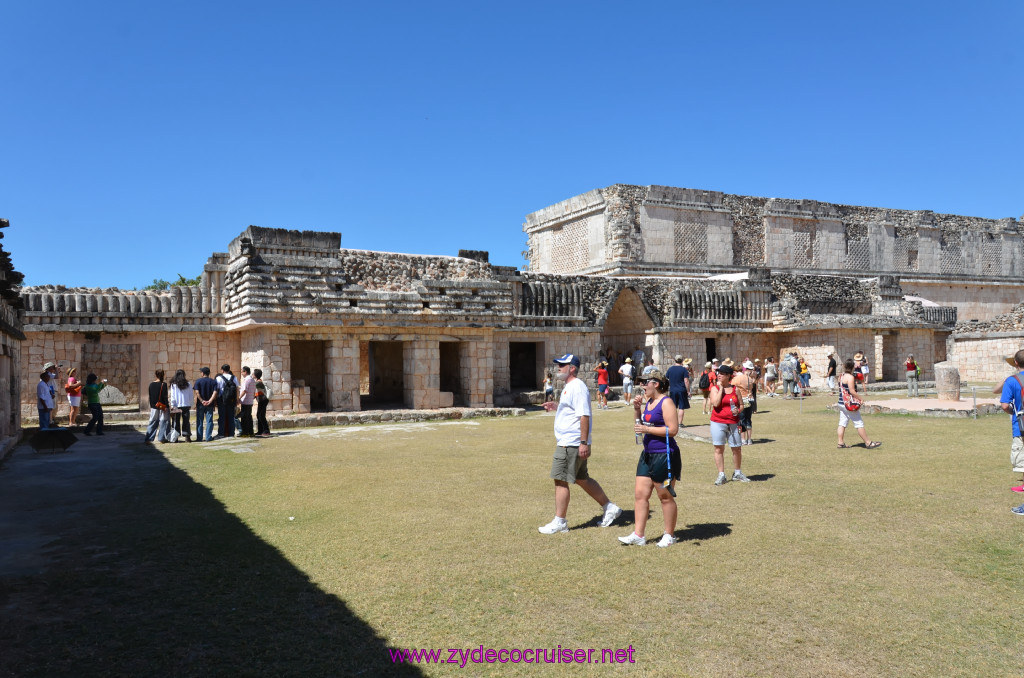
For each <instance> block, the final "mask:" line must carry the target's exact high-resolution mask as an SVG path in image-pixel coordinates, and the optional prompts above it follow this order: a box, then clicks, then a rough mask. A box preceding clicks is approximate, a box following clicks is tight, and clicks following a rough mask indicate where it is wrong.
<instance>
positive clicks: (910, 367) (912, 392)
mask: <svg viewBox="0 0 1024 678" xmlns="http://www.w3.org/2000/svg"><path fill="white" fill-rule="evenodd" d="M906 368H907V397H908V398H916V397H918V395H920V391H919V390H918V381H917V375H919V374H920V373H921V368H920V367H918V366H917V361H916V360H914V354H913V353H911V354H910V355H908V356H907V364H906Z"/></svg>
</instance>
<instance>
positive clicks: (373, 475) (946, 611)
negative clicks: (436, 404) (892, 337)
mask: <svg viewBox="0 0 1024 678" xmlns="http://www.w3.org/2000/svg"><path fill="white" fill-rule="evenodd" d="M884 397H890V396H884ZM829 402H832V398H830V397H829V396H827V395H817V396H814V397H812V398H810V399H809V400H808V401H807V402H805V403H804V404H803V414H802V415H801V414H799V408H800V405H799V403H798V402H796V401H784V400H782V399H781V398H776V399H773V400H768V399H762V401H761V409H762V413H759V414H757V415H756V416H755V419H754V422H755V431H754V437H755V439H757V440H764V441H766V442H762V443H758V444H755V445H753V446H749V447H745V448H743V451H744V463H743V470H744V472H745V473H746V474H747V475H748V476H752V477H755V478H759V480H758V481H757V482H751V483H743V484H741V483H735V482H730V483H727V484H726V485H724V486H722V487H714V486H713V485H712V482H713V481H714V479H715V475H716V472H715V469H714V465H713V462H712V450H711V446H710V445H706V444H697V443H690V442H684V443H683V444H682V449H683V455H682V456H683V468H682V469H681V478H682V479H681V480H680V482H679V483H678V485H677V492H678V504H679V527H678V530H677V536H679V537H680V543H678V544H677V545H675V546H673V547H671V548H668V549H660V548H657V547H656V546H654V543H653V542H654V540H656V539H657V538H658V537H659V536H660V534H661V527H662V520H661V511H660V507H659V506H658V504H657V502H656V501H653V502H652V509H653V515H652V518H651V520H650V521H649V523H648V530H647V536H648V538H649V539H651V542H650V543H649V545H648V546H646V547H625V546H620V545H619V543H618V541H617V540H616V537H617V536H621V535H625V534H628V533H629V531H630V530H631V527H632V515H633V514H632V509H633V499H632V494H633V482H634V480H633V479H634V470H635V467H636V457H637V453H638V451H639V447H638V446H636V445H635V444H634V439H633V433H632V426H631V422H632V419H631V414H632V413H631V411H627V410H626V409H613V410H610V411H597V412H595V445H594V453H593V458H592V461H591V464H590V472H591V475H592V477H594V478H595V479H597V480H598V481H599V482H600V483H601V484H602V485H603V487H604V489H605V490H606V491H607V493H608V494H609V496H610V497H611V499H612V500H613V501H615V502H616V503H617V504H619V505H620V506H621V507H622V508H623V509H625V510H626V511H627V513H626V515H625V516H624V517H623V518H622V519H620V521H619V523H618V524H616V525H615V526H613V527H610V528H600V527H597V526H596V520H597V517H598V514H599V507H598V506H597V505H596V504H595V503H594V502H593V500H591V499H590V498H589V497H587V496H586V495H585V494H584V493H583V492H582V491H580V490H579V489H578V488H574V489H573V491H572V500H571V503H570V506H569V525H570V527H571V528H573V529H571V530H570V531H569V532H568V533H565V534H557V535H542V534H539V533H538V532H537V527H538V526H539V525H542V524H544V523H546V522H548V521H549V520H550V519H551V517H552V515H553V509H554V505H553V490H552V483H551V481H550V480H549V479H548V470H549V468H550V458H551V452H552V451H553V445H554V439H553V435H552V431H551V427H552V422H553V417H552V415H550V414H544V413H532V414H529V415H528V416H526V417H520V418H514V419H477V420H471V421H466V422H450V423H421V424H406V425H376V426H362V427H339V428H325V429H308V430H303V431H296V432H291V433H290V434H288V435H281V436H279V437H277V438H274V439H272V440H267V441H261V442H258V443H253V442H249V443H244V444H242V443H237V444H236V443H234V442H233V441H229V442H228V443H226V444H224V445H219V446H218V444H214V445H211V446H206V447H203V446H200V445H195V444H192V445H186V444H178V445H173V446H171V445H166V446H162V447H160V448H158V452H160V453H163V454H164V455H165V456H166V458H167V460H168V461H169V462H170V465H168V467H167V469H166V470H165V471H164V472H163V474H162V475H161V476H160V477H158V478H156V479H154V480H152V481H150V482H148V483H147V484H145V485H140V487H139V488H138V489H137V490H136V491H134V492H133V493H127V492H122V493H120V494H118V496H116V497H110V498H109V502H108V503H107V505H106V506H104V509H103V510H104V511H105V512H106V514H107V515H113V516H119V517H120V518H121V520H115V521H98V523H97V525H94V526H91V527H85V528H82V529H80V530H79V531H78V532H77V533H76V534H77V536H76V534H70V535H69V536H67V537H66V538H65V545H66V546H67V548H72V547H74V548H75V549H77V551H76V552H77V553H79V556H80V555H81V553H82V552H83V549H85V548H86V547H87V545H88V544H96V543H101V544H103V548H104V549H105V550H104V551H103V553H108V554H110V553H112V554H116V555H115V556H111V557H107V558H104V557H102V555H101V556H100V557H94V558H92V560H89V559H86V558H83V557H75V558H74V559H70V560H69V561H68V567H66V568H65V569H63V570H61V569H60V568H55V571H54V572H52V573H50V574H48V575H47V576H45V577H37V578H24V579H21V580H18V581H15V582H13V583H12V582H8V583H7V586H8V592H7V593H8V595H7V598H6V599H0V602H2V600H7V601H8V606H9V605H10V601H11V600H14V601H18V600H20V601H22V603H21V609H22V611H23V610H24V609H25V607H26V604H27V603H26V601H35V603H33V606H32V609H33V611H34V612H33V616H32V621H31V624H28V625H25V624H23V625H22V626H21V629H22V632H21V633H19V634H15V635H14V636H12V635H11V634H10V633H8V634H5V635H4V636H0V637H2V638H4V639H5V642H6V643H7V644H8V645H10V646H11V647H13V650H14V654H13V655H9V659H8V662H10V661H14V660H18V659H20V660H22V661H24V662H27V663H26V664H25V665H26V666H27V665H35V666H44V665H43V664H33V662H36V661H38V656H39V654H40V653H42V652H44V650H43V649H42V648H38V647H36V646H37V645H38V644H39V643H41V642H43V640H45V641H46V642H55V641H57V640H58V636H59V642H58V644H61V643H62V645H61V647H60V649H58V650H56V651H52V652H51V654H52V655H53V656H52V658H51V660H50V661H49V663H48V664H46V665H45V667H44V668H40V669H39V670H38V675H56V674H59V673H62V672H64V671H67V674H68V675H74V673H75V671H74V667H75V666H76V664H77V665H78V666H82V665H83V664H82V662H83V661H85V662H87V663H88V662H94V661H100V662H102V661H106V662H108V664H107V665H108V666H109V667H110V668H111V673H112V674H115V673H121V674H124V673H135V671H136V670H139V671H143V670H146V671H148V672H149V673H150V674H151V675H163V674H171V673H173V674H177V675H200V674H204V673H222V674H223V675H289V674H293V675H332V674H333V675H355V674H359V673H362V674H363V675H381V674H385V673H389V672H391V665H390V661H389V660H388V659H387V654H386V653H387V650H386V648H385V645H386V646H388V647H397V648H478V647H479V646H481V645H482V646H483V647H484V648H495V649H498V648H547V649H552V648H557V646H559V645H561V646H562V647H564V648H571V649H574V650H575V649H577V648H584V649H588V648H596V649H598V650H600V649H601V648H612V649H618V648H627V647H630V646H631V647H632V648H634V649H635V652H634V659H635V663H634V664H623V665H601V664H596V665H583V666H580V665H573V666H572V667H567V666H559V665H557V664H556V665H551V664H525V663H520V664H512V663H505V664H472V663H471V664H469V665H468V666H466V667H465V668H464V669H463V668H459V667H458V666H456V665H451V666H445V665H440V666H434V665H419V667H418V670H419V671H422V673H423V674H426V675H458V676H468V675H481V674H486V675H503V676H534V675H563V674H566V675H568V674H571V675H605V674H609V673H611V674H623V675H626V674H629V675H640V676H679V675H692V676H721V675H730V676H753V675H770V676H951V675H952V676H1020V675H1024V648H1022V645H1021V641H1020V631H1019V622H1020V619H1021V612H1020V601H1021V599H1022V597H1024V556H1022V553H1024V518H1020V517H1017V516H1014V515H1012V514H1011V513H1010V511H1009V508H1010V507H1011V506H1013V505H1015V504H1016V503H1020V501H1024V497H1019V496H1018V495H1014V494H1012V493H1011V492H1010V491H1009V487H1010V485H1011V484H1012V482H1013V481H1014V480H1015V478H1014V476H1013V475H1012V474H1011V473H1010V472H1009V467H1008V459H1009V435H1008V433H1009V422H1008V421H1007V418H1006V417H1002V416H999V417H995V416H993V417H987V418H982V419H979V420H977V421H973V420H970V419H932V418H914V417H905V416H897V415H869V416H867V417H866V421H867V428H868V432H869V435H870V437H871V438H873V439H876V440H881V441H883V443H884V444H883V446H882V447H881V448H880V449H878V450H865V449H864V448H863V447H862V446H861V445H860V442H859V438H857V437H856V435H855V434H854V432H853V431H852V430H851V431H849V432H848V434H847V442H848V443H850V444H853V443H854V442H856V443H857V445H856V446H855V447H853V448H851V449H847V450H837V449H836V444H835V428H836V422H837V418H838V417H837V415H836V414H834V413H831V412H826V411H825V410H824V406H825V404H827V403H829ZM765 410H770V411H768V412H765ZM706 421H707V418H706V417H703V416H702V415H701V413H700V403H699V401H698V403H697V407H696V409H695V410H693V409H691V410H690V411H689V413H688V416H687V422H688V423H691V424H693V423H704V422H706ZM154 454H156V453H155V452H153V451H152V450H151V449H150V448H145V447H143V446H141V445H132V446H130V447H129V448H128V449H127V450H126V452H125V455H126V457H128V458H137V457H142V456H145V455H150V456H152V455H154ZM726 468H727V471H728V472H729V473H730V475H731V471H732V463H731V457H730V455H729V453H728V452H727V454H726ZM1015 499H1018V501H1016V502H1015V501H1014V500H1015ZM99 523H102V526H101V525H100V524H99ZM126 563H127V564H126ZM112 582H117V585H116V589H115V588H113V587H114V584H113V583H112ZM325 594H326V595H325ZM44 601H45V602H44ZM235 601H237V603H238V605H237V609H236V607H233V605H234V604H235ZM76 606H84V607H85V608H86V611H81V610H79V611H78V612H73V610H74V608H75V607H76ZM229 608H230V609H229ZM133 610H134V611H135V615H134V616H132V613H131V611H133ZM126 620H127V621H126ZM8 621H9V620H8ZM90 624H92V625H93V626H90ZM268 626H269V627H270V628H273V629H275V630H274V631H273V632H269V631H267V628H268ZM115 627H116V629H117V631H116V632H111V629H113V628H115ZM104 632H105V633H106V634H107V635H106V636H104V635H103V633H104ZM157 634H159V635H160V638H162V643H163V646H165V647H166V648H167V651H166V653H165V654H164V655H161V654H160V652H159V651H158V649H155V647H154V645H155V643H154V640H153V636H154V635H157ZM110 636H113V637H115V639H116V642H115V649H110V648H106V647H105V645H104V643H105V642H109V641H104V640H103V638H104V637H106V638H109V637H110ZM183 637H184V638H186V640H182V638H183ZM256 641H259V642H256ZM156 644H157V645H158V644H159V643H156ZM236 645H240V647H241V648H242V649H240V650H239V649H234V648H235V646H236ZM225 646H232V648H233V649H232V650H231V651H227V650H225ZM133 653H135V654H134V655H133ZM596 654H598V655H599V652H598V653H596ZM11 656H13V657H14V659H11V658H10V657H11ZM247 657H248V659H246V658H247ZM447 657H448V653H447V652H445V653H443V658H444V659H447ZM0 661H2V660H0ZM240 661H246V664H245V665H244V666H242V667H239V665H238V664H239V662H240ZM87 665H88V664H87ZM101 665H102V664H101ZM360 667H362V668H360ZM0 668H7V669H11V665H9V664H8V665H6V666H5V665H4V664H2V663H0ZM25 673H31V672H30V671H26V672H25ZM413 673H414V672H411V671H406V674H408V675H412V674H413Z"/></svg>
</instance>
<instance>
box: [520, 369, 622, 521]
mask: <svg viewBox="0 0 1024 678" xmlns="http://www.w3.org/2000/svg"><path fill="white" fill-rule="evenodd" d="M555 364H556V365H558V379H559V381H565V387H564V388H562V392H561V394H560V395H559V398H558V404H557V408H558V409H557V410H556V411H555V442H556V445H555V456H554V460H553V461H552V463H551V478H552V479H553V480H554V481H555V518H554V520H552V521H551V522H550V523H548V524H547V525H544V526H542V527H539V528H537V529H538V530H539V531H540V532H541V533H542V534H555V533H556V532H568V531H569V525H568V523H567V522H566V520H565V515H566V513H567V512H568V510H569V485H571V484H572V483H576V484H577V485H579V486H580V487H582V488H583V491H584V492H586V493H587V494H589V495H590V496H591V497H592V498H593V499H594V501H596V502H597V503H598V504H600V505H601V508H602V509H604V515H603V516H601V527H608V526H609V525H611V524H612V523H613V522H615V519H616V518H618V517H619V516H620V515H622V509H620V508H619V507H618V506H616V505H615V504H613V503H612V502H611V501H609V499H608V495H606V494H605V493H604V490H602V489H601V485H600V484H598V482H597V481H596V480H594V479H593V478H591V477H590V476H589V475H587V459H588V458H590V441H591V433H592V430H591V421H592V419H591V409H590V390H589V389H588V388H587V385H586V383H584V381H583V380H582V379H579V378H578V377H577V375H578V374H579V371H580V359H579V358H578V357H577V356H574V355H573V354H572V353H566V354H565V355H563V356H562V357H560V358H555ZM555 407H556V405H555V403H544V409H546V410H548V411H549V412H550V411H551V410H553V409H555Z"/></svg>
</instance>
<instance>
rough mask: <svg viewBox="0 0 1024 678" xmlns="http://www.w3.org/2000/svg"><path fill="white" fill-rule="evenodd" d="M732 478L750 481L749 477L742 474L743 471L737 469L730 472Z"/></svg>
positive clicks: (744, 481) (745, 481)
mask: <svg viewBox="0 0 1024 678" xmlns="http://www.w3.org/2000/svg"><path fill="white" fill-rule="evenodd" d="M732 479H733V480H738V481H740V482H741V483H749V482H750V478H748V477H746V476H745V475H743V471H741V470H739V469H736V470H735V471H733V472H732Z"/></svg>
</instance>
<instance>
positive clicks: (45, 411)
mask: <svg viewBox="0 0 1024 678" xmlns="http://www.w3.org/2000/svg"><path fill="white" fill-rule="evenodd" d="M60 383H61V378H60V368H59V367H58V366H57V365H56V363H52V362H48V363H46V364H45V365H43V371H42V372H41V373H40V374H39V383H37V384H36V408H37V412H38V413H39V428H40V429H48V428H52V427H56V426H57V417H56V413H57V404H58V403H59V402H60V400H59V396H58V395H57V390H58V388H60ZM106 385H107V380H106V379H104V380H102V381H100V380H99V378H98V377H97V376H96V375H95V374H92V373H89V374H88V375H87V376H86V378H85V382H84V383H83V382H81V381H79V379H78V369H77V368H75V367H72V368H71V369H70V370H68V377H67V380H66V381H65V383H64V386H63V389H64V393H65V397H67V399H68V404H69V406H70V408H71V413H70V416H69V418H68V425H69V426H75V425H76V422H77V420H78V413H79V410H80V409H81V407H82V398H83V397H84V398H85V402H86V405H87V406H88V407H89V413H90V414H91V415H92V418H91V419H90V420H89V423H88V425H87V426H86V428H85V435H87V436H89V435H92V432H93V428H94V427H95V430H96V434H97V435H103V405H102V404H100V391H102V390H103V388H104V387H105V386H106Z"/></svg>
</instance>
